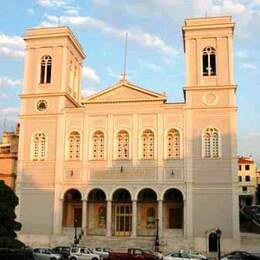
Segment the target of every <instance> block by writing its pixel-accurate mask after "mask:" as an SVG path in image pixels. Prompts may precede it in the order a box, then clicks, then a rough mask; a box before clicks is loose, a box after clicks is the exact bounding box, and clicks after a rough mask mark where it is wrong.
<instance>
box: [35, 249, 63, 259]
mask: <svg viewBox="0 0 260 260" xmlns="http://www.w3.org/2000/svg"><path fill="white" fill-rule="evenodd" d="M33 256H34V258H35V260H61V259H62V257H61V256H60V255H58V254H56V253H55V252H53V251H52V250H51V249H50V248H34V249H33Z"/></svg>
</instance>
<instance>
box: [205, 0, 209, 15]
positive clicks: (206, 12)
mask: <svg viewBox="0 0 260 260" xmlns="http://www.w3.org/2000/svg"><path fill="white" fill-rule="evenodd" d="M208 6H209V2H208V0H205V17H208Z"/></svg>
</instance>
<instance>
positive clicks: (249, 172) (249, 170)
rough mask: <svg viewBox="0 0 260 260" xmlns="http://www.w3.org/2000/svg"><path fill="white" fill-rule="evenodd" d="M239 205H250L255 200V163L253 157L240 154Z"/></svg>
mask: <svg viewBox="0 0 260 260" xmlns="http://www.w3.org/2000/svg"><path fill="white" fill-rule="evenodd" d="M238 181H239V205H240V207H243V206H251V205H253V204H255V202H256V200H255V199H256V197H255V195H256V188H257V179H256V164H255V161H254V160H253V158H252V157H251V156H250V157H245V156H241V157H239V158H238Z"/></svg>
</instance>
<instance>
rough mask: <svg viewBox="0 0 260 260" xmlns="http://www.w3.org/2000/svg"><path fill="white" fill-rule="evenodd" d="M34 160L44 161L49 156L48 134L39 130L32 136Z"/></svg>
mask: <svg viewBox="0 0 260 260" xmlns="http://www.w3.org/2000/svg"><path fill="white" fill-rule="evenodd" d="M31 149H32V160H33V161H44V160H46V157H47V135H46V134H45V133H43V132H38V133H36V134H35V135H34V136H33V137H32V147H31Z"/></svg>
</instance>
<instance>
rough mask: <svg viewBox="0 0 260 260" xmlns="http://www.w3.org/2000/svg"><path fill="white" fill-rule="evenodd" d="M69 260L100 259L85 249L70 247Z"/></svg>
mask: <svg viewBox="0 0 260 260" xmlns="http://www.w3.org/2000/svg"><path fill="white" fill-rule="evenodd" d="M69 260H100V257H99V255H97V254H94V253H93V252H92V251H91V249H89V248H87V247H72V248H71V249H70V256H69Z"/></svg>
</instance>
